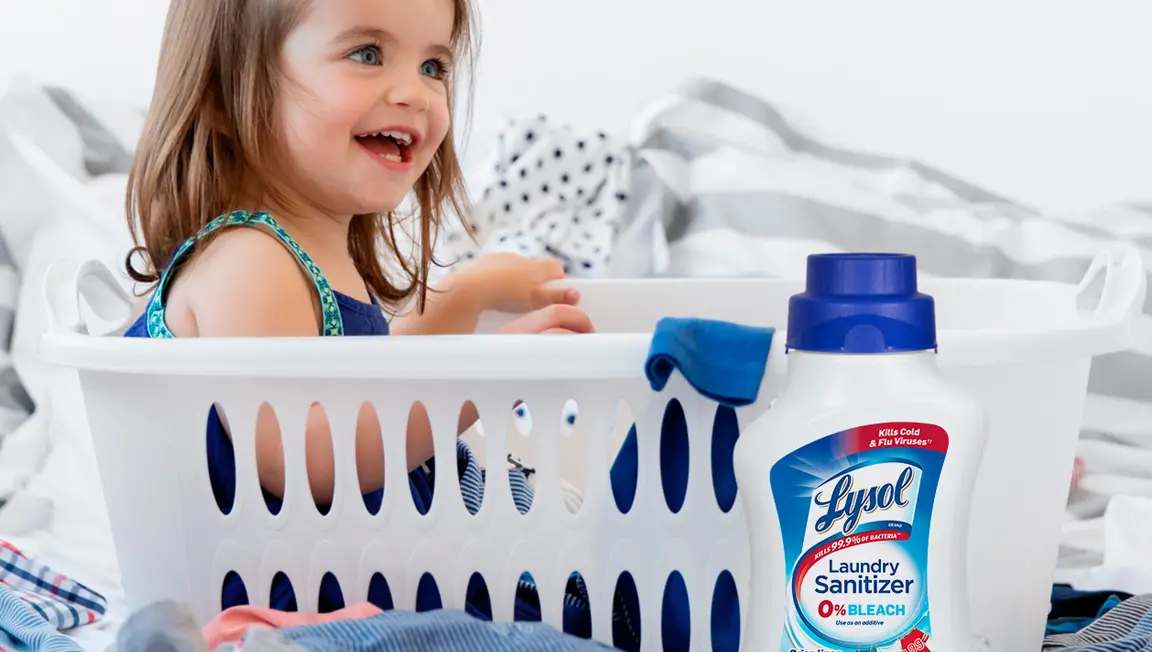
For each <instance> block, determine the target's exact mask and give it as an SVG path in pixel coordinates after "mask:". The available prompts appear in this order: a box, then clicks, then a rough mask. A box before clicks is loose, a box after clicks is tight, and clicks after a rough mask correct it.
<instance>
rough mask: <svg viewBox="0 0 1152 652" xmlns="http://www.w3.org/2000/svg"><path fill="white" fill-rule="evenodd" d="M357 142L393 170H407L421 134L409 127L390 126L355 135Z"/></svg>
mask: <svg viewBox="0 0 1152 652" xmlns="http://www.w3.org/2000/svg"><path fill="white" fill-rule="evenodd" d="M355 139H356V143H357V144H358V145H360V146H361V147H363V148H364V149H365V150H367V152H368V153H369V154H371V155H372V156H373V157H375V158H376V159H378V160H379V161H380V162H381V163H382V164H384V166H385V167H387V168H388V169H392V170H407V169H408V168H409V167H411V164H412V152H413V151H414V150H415V149H416V145H417V144H419V142H420V134H419V133H417V132H415V131H413V130H411V129H408V128H407V127H388V128H385V129H380V130H379V131H371V132H367V133H363V134H357V135H356V136H355Z"/></svg>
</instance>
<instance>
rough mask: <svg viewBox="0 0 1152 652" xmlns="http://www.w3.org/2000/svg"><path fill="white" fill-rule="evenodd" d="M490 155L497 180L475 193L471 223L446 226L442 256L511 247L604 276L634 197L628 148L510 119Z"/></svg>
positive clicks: (570, 269) (601, 137) (592, 135)
mask: <svg viewBox="0 0 1152 652" xmlns="http://www.w3.org/2000/svg"><path fill="white" fill-rule="evenodd" d="M498 141H499V142H498V144H497V147H496V148H495V154H494V156H493V157H492V158H491V159H490V163H489V165H490V168H489V172H491V173H492V181H491V183H488V184H487V185H486V186H485V187H484V188H483V189H482V190H481V191H480V192H478V193H476V192H474V196H473V198H472V200H473V209H472V213H471V215H470V216H469V219H468V220H467V222H468V223H469V226H470V228H471V229H472V231H473V234H474V239H475V240H474V241H473V239H472V238H469V237H467V235H466V234H465V233H464V229H465V228H468V227H465V226H464V225H463V224H461V223H460V222H459V221H454V220H450V221H449V222H448V223H447V224H445V225H444V228H443V231H442V232H441V234H440V241H439V243H438V244H437V257H438V258H439V259H440V260H442V261H444V262H447V263H451V262H453V261H459V262H460V263H462V264H466V263H467V261H468V260H471V259H473V258H475V257H476V256H477V255H479V254H481V253H487V252H496V251H506V252H513V253H518V254H521V255H523V256H528V257H531V258H547V257H552V258H556V259H558V260H560V261H561V262H563V263H564V268H565V270H566V271H567V273H568V275H569V276H578V277H590V276H600V275H603V274H604V272H605V268H606V267H607V265H608V263H609V261H610V260H611V253H612V243H613V240H614V239H615V236H616V233H617V229H618V226H617V224H618V221H619V215H620V212H621V210H622V209H623V207H624V205H625V203H626V202H627V201H628V194H627V187H628V169H629V168H628V162H627V160H626V158H627V154H626V153H625V148H624V147H623V146H622V145H621V144H620V143H619V142H618V141H617V140H616V139H615V138H613V137H612V136H610V135H609V134H607V133H604V132H597V131H587V132H580V131H576V130H574V129H570V128H568V127H564V126H559V125H553V124H552V123H551V122H549V121H548V120H547V118H545V117H544V116H539V117H536V118H530V119H526V120H515V121H510V122H509V123H508V125H507V126H506V127H505V129H504V130H503V131H502V132H500V133H499V135H498Z"/></svg>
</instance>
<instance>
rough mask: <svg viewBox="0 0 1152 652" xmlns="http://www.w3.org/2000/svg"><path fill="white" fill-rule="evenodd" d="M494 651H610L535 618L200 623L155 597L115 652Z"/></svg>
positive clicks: (445, 615) (376, 613)
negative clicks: (156, 600)
mask: <svg viewBox="0 0 1152 652" xmlns="http://www.w3.org/2000/svg"><path fill="white" fill-rule="evenodd" d="M393 649H396V650H426V651H431V652H478V651H480V650H485V651H488V650H491V651H493V652H500V651H513V650H517V651H519V650H560V651H562V652H568V651H571V652H581V651H588V650H600V651H603V650H609V649H611V648H609V647H607V646H605V645H603V644H600V643H595V642H593V641H589V640H585V639H582V638H577V637H575V636H570V635H568V634H564V633H561V632H559V631H558V630H556V629H555V628H553V627H551V626H549V625H545V624H543V623H540V622H514V623H495V622H490V621H485V620H481V619H478V618H474V617H472V616H471V615H469V614H467V613H465V612H462V611H429V612H424V613H418V612H407V611H382V610H381V609H380V608H379V607H376V606H374V605H372V604H370V603H361V604H355V605H352V606H350V607H346V608H344V609H340V610H338V611H333V612H331V613H327V614H303V613H289V612H283V611H274V610H272V609H264V608H259V607H248V606H243V607H232V608H231V609H227V610H225V611H224V612H223V613H221V614H220V615H219V616H217V617H216V618H214V619H213V620H212V621H211V622H210V623H208V624H207V625H205V626H204V627H203V628H201V627H199V626H197V624H196V619H195V618H194V617H193V615H192V612H191V611H190V610H189V609H188V608H187V607H185V606H184V605H180V604H177V603H175V602H157V603H155V604H152V605H150V606H148V607H146V608H144V609H142V610H140V611H138V612H136V613H135V614H133V616H132V617H131V618H129V619H128V621H127V622H125V623H124V626H123V628H121V630H120V634H119V635H118V636H117V638H116V648H115V651H116V652H152V651H153V650H168V651H171V652H207V651H209V650H214V651H216V652H238V651H240V650H244V651H245V652H304V651H306V650H313V651H316V650H333V651H334V650H393Z"/></svg>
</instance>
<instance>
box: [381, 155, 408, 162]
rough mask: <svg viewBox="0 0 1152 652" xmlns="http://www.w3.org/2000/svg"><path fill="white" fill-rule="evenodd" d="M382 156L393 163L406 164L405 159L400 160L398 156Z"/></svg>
mask: <svg viewBox="0 0 1152 652" xmlns="http://www.w3.org/2000/svg"><path fill="white" fill-rule="evenodd" d="M380 156H382V157H384V158H385V159H387V160H389V161H392V162H394V163H403V162H404V159H402V158H400V157H399V156H396V155H395V154H381V155H380Z"/></svg>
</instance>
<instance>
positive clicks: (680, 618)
mask: <svg viewBox="0 0 1152 652" xmlns="http://www.w3.org/2000/svg"><path fill="white" fill-rule="evenodd" d="M660 634H661V638H662V639H663V641H664V652H687V651H688V648H690V647H691V644H692V609H691V606H690V605H689V603H688V585H687V584H686V583H685V582H684V576H683V575H681V574H680V571H672V574H671V575H669V576H668V581H667V582H665V583H664V605H663V609H661V613H660Z"/></svg>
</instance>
